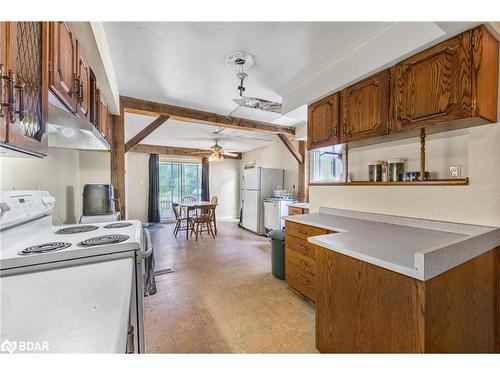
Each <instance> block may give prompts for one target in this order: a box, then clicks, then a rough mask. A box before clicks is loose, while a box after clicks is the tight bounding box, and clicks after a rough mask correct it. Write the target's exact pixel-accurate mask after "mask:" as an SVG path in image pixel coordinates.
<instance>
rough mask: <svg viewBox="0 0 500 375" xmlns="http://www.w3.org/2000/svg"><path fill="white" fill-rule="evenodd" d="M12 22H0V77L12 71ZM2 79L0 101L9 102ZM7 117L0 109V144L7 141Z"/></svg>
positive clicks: (5, 83)
mask: <svg viewBox="0 0 500 375" xmlns="http://www.w3.org/2000/svg"><path fill="white" fill-rule="evenodd" d="M13 24H14V23H13V22H0V64H1V65H2V66H1V68H2V69H1V75H2V76H7V75H8V72H9V69H13V66H14V65H15V60H14V61H13V59H12V57H13V55H14V53H13V52H14V49H15V40H14V38H12V37H11V35H10V33H11V28H12V25H13ZM0 79H2V85H1V87H2V92H0V99H1V102H2V103H8V102H9V92H8V87H7V82H6V80H5V79H3V77H0ZM9 123H10V121H9V116H8V115H7V109H6V108H5V106H3V107H2V108H0V142H6V141H7V129H8V125H9Z"/></svg>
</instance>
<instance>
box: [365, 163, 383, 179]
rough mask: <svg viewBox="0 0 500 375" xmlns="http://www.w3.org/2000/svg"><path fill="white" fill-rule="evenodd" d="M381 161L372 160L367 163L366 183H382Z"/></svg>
mask: <svg viewBox="0 0 500 375" xmlns="http://www.w3.org/2000/svg"><path fill="white" fill-rule="evenodd" d="M382 163H383V161H382V160H374V161H371V162H369V163H368V181H371V182H378V181H382Z"/></svg>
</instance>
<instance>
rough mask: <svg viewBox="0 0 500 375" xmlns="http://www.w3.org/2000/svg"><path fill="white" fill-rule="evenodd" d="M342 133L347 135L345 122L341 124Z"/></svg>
mask: <svg viewBox="0 0 500 375" xmlns="http://www.w3.org/2000/svg"><path fill="white" fill-rule="evenodd" d="M342 132H343V133H344V135H346V134H347V122H345V121H344V123H343V124H342Z"/></svg>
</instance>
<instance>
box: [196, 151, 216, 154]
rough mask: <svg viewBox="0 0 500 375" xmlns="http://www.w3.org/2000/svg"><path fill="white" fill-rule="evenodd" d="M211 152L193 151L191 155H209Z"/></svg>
mask: <svg viewBox="0 0 500 375" xmlns="http://www.w3.org/2000/svg"><path fill="white" fill-rule="evenodd" d="M211 153H212V151H195V152H193V154H211Z"/></svg>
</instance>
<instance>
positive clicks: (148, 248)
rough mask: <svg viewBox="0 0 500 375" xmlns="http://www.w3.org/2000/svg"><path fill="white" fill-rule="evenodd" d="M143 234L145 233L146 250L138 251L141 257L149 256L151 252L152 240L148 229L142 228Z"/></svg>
mask: <svg viewBox="0 0 500 375" xmlns="http://www.w3.org/2000/svg"><path fill="white" fill-rule="evenodd" d="M143 231H144V234H145V235H146V250H145V251H141V252H140V256H141V258H142V259H146V258H149V257H150V256H151V254H152V253H153V241H151V234H150V233H149V230H148V229H146V228H143Z"/></svg>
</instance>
